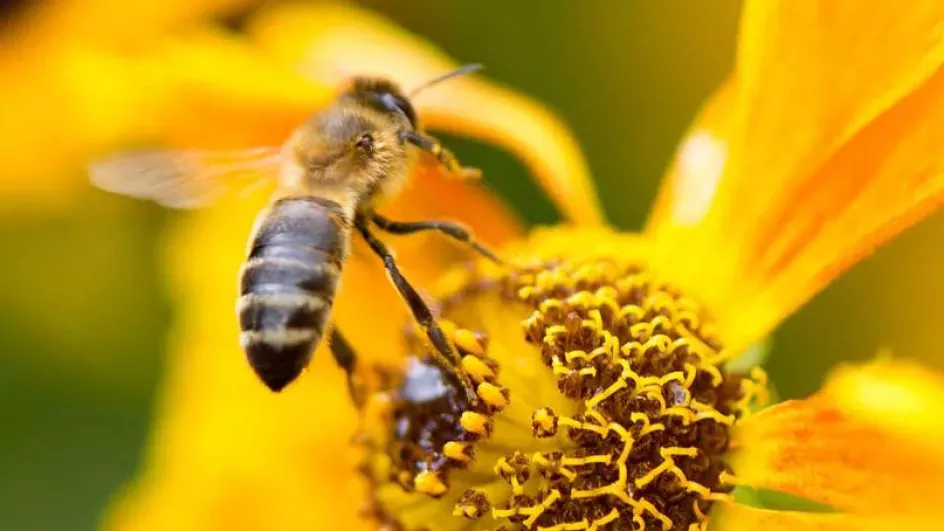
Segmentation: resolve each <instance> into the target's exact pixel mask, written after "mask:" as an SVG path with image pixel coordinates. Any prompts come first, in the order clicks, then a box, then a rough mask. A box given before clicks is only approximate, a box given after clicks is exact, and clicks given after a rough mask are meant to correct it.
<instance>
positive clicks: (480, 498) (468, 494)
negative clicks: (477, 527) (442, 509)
mask: <svg viewBox="0 0 944 531" xmlns="http://www.w3.org/2000/svg"><path fill="white" fill-rule="evenodd" d="M490 507H491V504H489V503H488V498H486V497H485V494H483V493H481V492H478V491H476V490H472V489H469V490H467V491H465V493H463V494H462V496H461V497H460V498H459V501H457V502H456V506H455V508H453V510H452V514H453V516H462V517H464V518H468V519H470V520H474V519H476V518H479V517H481V516H482V515H484V514H486V513H487V512H488V510H489V508H490Z"/></svg>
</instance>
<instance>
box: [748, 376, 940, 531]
mask: <svg viewBox="0 0 944 531" xmlns="http://www.w3.org/2000/svg"><path fill="white" fill-rule="evenodd" d="M931 391H932V394H933V393H934V392H937V393H940V392H941V391H940V390H939V389H932V390H931ZM836 398H837V397H836V396H834V395H833V394H832V393H831V392H828V391H825V392H821V393H820V394H817V395H815V396H813V397H811V398H809V399H806V400H797V401H791V402H785V403H782V404H778V405H776V406H773V407H770V408H768V409H765V410H763V411H761V412H759V413H757V414H755V415H753V416H751V417H748V418H747V419H745V420H744V421H743V422H742V423H741V425H740V429H739V431H738V433H737V435H736V437H735V442H734V444H735V446H736V447H737V448H738V452H739V455H738V460H737V462H736V463H735V467H734V468H735V473H736V477H737V480H738V482H739V483H741V484H745V485H750V486H753V487H757V488H763V489H769V490H775V491H778V492H785V493H788V494H792V495H795V496H798V497H801V498H805V499H809V500H812V501H816V502H820V503H823V504H826V505H829V506H831V507H835V508H837V509H840V510H846V511H852V512H856V513H869V514H922V513H927V512H928V511H929V510H932V509H933V510H935V511H936V512H938V513H940V512H941V509H940V507H939V506H938V502H939V500H941V499H942V497H944V452H942V449H941V447H940V446H936V447H931V446H929V445H926V444H925V443H923V442H921V441H920V440H919V439H916V438H914V437H909V436H902V435H901V434H900V433H896V432H894V431H892V430H889V429H887V428H886V427H885V426H884V422H883V421H882V420H881V419H879V418H876V417H874V416H871V415H870V416H862V415H861V412H860V411H850V410H848V409H845V408H844V407H842V405H841V404H840V403H839V402H837V399H836ZM935 406H937V407H940V406H939V405H937V404H935ZM939 411H940V410H939ZM938 415H940V412H939V413H938ZM934 508H936V509H934Z"/></svg>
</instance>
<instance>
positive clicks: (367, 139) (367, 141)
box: [355, 133, 374, 151]
mask: <svg viewBox="0 0 944 531" xmlns="http://www.w3.org/2000/svg"><path fill="white" fill-rule="evenodd" d="M355 145H356V146H357V147H358V148H359V149H363V150H365V151H370V150H372V149H373V148H374V137H373V136H371V134H370V133H364V134H363V135H361V137H360V138H358V139H357V143H356V144H355Z"/></svg>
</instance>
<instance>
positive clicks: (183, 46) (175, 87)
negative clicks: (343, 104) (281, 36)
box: [0, 0, 332, 210]
mask: <svg viewBox="0 0 944 531" xmlns="http://www.w3.org/2000/svg"><path fill="white" fill-rule="evenodd" d="M244 3H246V2H245V0H205V1H204V0H200V1H196V2H119V1H112V0H96V1H64V2H58V3H56V5H55V6H52V7H50V6H46V5H40V4H39V3H37V6H35V7H31V8H30V9H27V10H26V12H25V13H23V14H22V15H21V16H19V17H17V19H16V20H15V21H12V22H10V23H9V24H8V25H7V26H5V27H4V28H3V29H4V31H3V32H2V33H0V77H2V79H3V84H2V86H0V115H2V116H3V117H4V118H3V129H2V130H0V155H2V157H3V161H4V164H3V169H2V172H3V177H2V179H0V197H4V198H10V199H13V200H12V201H6V202H5V203H8V204H7V205H5V208H6V209H7V210H9V209H10V208H24V207H32V206H38V205H44V206H49V205H53V206H57V205H62V204H68V201H69V200H71V199H72V198H73V197H74V196H75V195H77V194H76V192H77V191H79V190H82V189H83V188H85V187H87V181H86V179H85V167H86V164H87V162H88V160H89V158H91V157H93V156H96V155H100V154H102V153H103V152H106V151H110V150H114V149H116V148H117V147H120V146H127V145H131V144H164V145H168V146H186V147H204V148H211V147H246V146H254V145H257V144H259V143H274V142H278V141H280V140H281V139H282V138H283V137H284V136H285V135H286V134H287V133H288V131H291V129H292V128H293V127H294V126H295V125H296V124H297V123H298V120H299V119H300V117H304V116H305V115H306V114H307V113H308V112H310V109H311V108H312V106H313V105H316V104H317V103H318V102H320V101H322V100H324V99H325V98H327V97H329V96H330V92H331V90H332V88H329V87H328V86H326V85H325V84H320V85H319V84H317V83H313V82H312V81H311V80H308V79H306V78H304V77H302V76H301V75H298V74H296V73H294V72H292V71H291V70H289V69H287V68H284V67H278V66H275V64H274V63H273V62H272V61H271V60H269V59H267V58H266V57H265V54H263V53H261V52H260V51H259V50H258V49H256V48H254V47H252V46H250V45H248V43H245V42H241V41H240V40H238V39H236V38H234V37H232V36H230V35H227V34H226V33H225V32H223V31H221V30H218V29H213V28H211V27H209V26H207V25H205V24H199V23H200V21H201V19H203V18H205V17H207V16H208V15H211V14H213V13H221V12H224V11H225V10H231V9H233V8H237V7H239V5H240V4H244ZM224 80H225V81H224ZM237 119H238V121H234V120H237Z"/></svg>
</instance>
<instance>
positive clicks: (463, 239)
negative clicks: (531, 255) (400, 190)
mask: <svg viewBox="0 0 944 531" xmlns="http://www.w3.org/2000/svg"><path fill="white" fill-rule="evenodd" d="M371 216H372V218H371V219H372V220H373V222H374V224H375V225H377V227H378V228H379V229H380V230H383V231H386V232H389V233H390V234H413V233H415V232H421V231H424V230H434V231H436V232H439V233H441V234H443V235H445V236H448V237H449V238H452V239H453V240H456V241H458V242H460V243H464V244H466V245H468V246H469V247H471V248H472V249H473V250H475V252H477V253H479V254H481V255H482V256H484V257H485V258H488V259H489V260H491V261H492V262H495V263H496V264H501V263H502V261H501V259H499V258H498V256H497V255H496V254H495V253H493V252H492V251H491V250H489V249H488V248H487V247H485V246H484V245H482V244H480V243H478V242H477V241H475V238H474V237H473V236H472V233H471V232H470V231H469V229H467V228H465V227H463V226H462V225H460V224H458V223H453V222H451V221H393V220H390V219H387V218H385V217H383V216H381V215H380V214H377V213H374V214H371Z"/></svg>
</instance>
